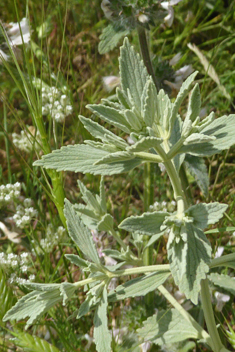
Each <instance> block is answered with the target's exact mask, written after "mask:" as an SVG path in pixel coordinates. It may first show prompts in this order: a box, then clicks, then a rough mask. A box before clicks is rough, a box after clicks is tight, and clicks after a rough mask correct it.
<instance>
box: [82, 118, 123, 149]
mask: <svg viewBox="0 0 235 352" xmlns="http://www.w3.org/2000/svg"><path fill="white" fill-rule="evenodd" d="M79 119H80V121H81V122H82V123H83V125H84V127H85V128H86V130H87V131H88V132H90V134H91V135H92V136H93V137H95V138H99V139H101V140H102V141H104V142H107V143H109V142H110V140H111V139H112V142H113V144H114V145H116V146H117V147H118V148H121V149H125V148H126V147H127V146H128V144H127V143H126V142H125V141H124V140H123V139H122V138H120V137H118V136H116V135H115V134H114V133H112V132H110V131H109V130H107V129H106V128H104V127H103V126H101V125H99V124H98V123H97V122H95V121H93V120H91V119H88V118H86V117H84V116H81V115H80V116H79Z"/></svg>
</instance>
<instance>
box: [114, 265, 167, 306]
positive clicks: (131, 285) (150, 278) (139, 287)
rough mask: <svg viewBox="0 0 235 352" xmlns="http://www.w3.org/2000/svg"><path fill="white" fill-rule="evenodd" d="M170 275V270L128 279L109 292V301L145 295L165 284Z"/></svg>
mask: <svg viewBox="0 0 235 352" xmlns="http://www.w3.org/2000/svg"><path fill="white" fill-rule="evenodd" d="M169 275H170V272H165V271H164V272H163V271H162V272H161V271H159V272H156V273H152V274H149V275H145V276H141V277H137V278H135V279H132V280H130V281H127V282H125V283H124V284H123V285H119V286H118V287H116V289H115V290H114V291H111V292H110V293H109V295H108V301H109V302H116V301H119V300H122V299H125V298H128V297H139V296H145V295H146V294H147V293H148V292H152V291H154V290H156V288H157V287H158V286H160V285H162V284H164V282H165V281H166V279H167V278H168V277H169Z"/></svg>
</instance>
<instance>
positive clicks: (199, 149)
mask: <svg viewBox="0 0 235 352" xmlns="http://www.w3.org/2000/svg"><path fill="white" fill-rule="evenodd" d="M200 133H202V134H204V135H206V136H214V137H216V139H215V140H213V141H210V142H202V143H200V144H199V143H194V144H189V145H184V146H182V147H181V148H180V150H179V153H189V154H191V155H197V156H211V155H213V154H218V153H220V152H221V151H222V150H225V149H228V148H230V147H231V146H232V145H233V144H234V143H235V139H234V135H235V115H229V116H222V117H220V118H218V119H216V120H214V121H213V122H211V123H210V124H209V125H208V126H206V127H205V128H203V129H202V130H201V131H200Z"/></svg>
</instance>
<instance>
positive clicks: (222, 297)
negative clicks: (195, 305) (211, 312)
mask: <svg viewBox="0 0 235 352" xmlns="http://www.w3.org/2000/svg"><path fill="white" fill-rule="evenodd" d="M215 298H216V301H217V303H216V307H215V308H216V310H217V311H218V312H221V311H222V309H223V307H224V305H225V303H226V302H228V301H229V300H230V296H229V295H226V294H224V293H221V292H218V291H216V292H215Z"/></svg>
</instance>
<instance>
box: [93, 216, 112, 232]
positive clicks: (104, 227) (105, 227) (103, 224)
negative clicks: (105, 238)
mask: <svg viewBox="0 0 235 352" xmlns="http://www.w3.org/2000/svg"><path fill="white" fill-rule="evenodd" d="M97 229H98V231H107V232H108V231H110V230H112V229H113V217H112V216H111V215H110V214H105V215H104V216H103V217H102V219H101V220H100V222H99V223H98V225H97Z"/></svg>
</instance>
